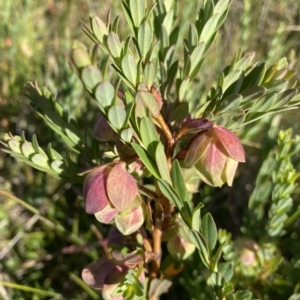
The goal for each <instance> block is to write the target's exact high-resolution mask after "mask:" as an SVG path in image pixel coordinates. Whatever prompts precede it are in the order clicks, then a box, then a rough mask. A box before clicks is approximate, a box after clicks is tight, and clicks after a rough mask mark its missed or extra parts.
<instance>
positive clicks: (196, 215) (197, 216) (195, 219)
mask: <svg viewBox="0 0 300 300" xmlns="http://www.w3.org/2000/svg"><path fill="white" fill-rule="evenodd" d="M202 207H204V204H203V203H202V202H200V203H199V204H198V205H197V206H196V207H195V208H194V211H193V216H192V229H194V230H197V231H199V230H201V208H202Z"/></svg>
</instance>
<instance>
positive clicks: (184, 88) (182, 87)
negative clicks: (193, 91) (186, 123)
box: [178, 77, 190, 101]
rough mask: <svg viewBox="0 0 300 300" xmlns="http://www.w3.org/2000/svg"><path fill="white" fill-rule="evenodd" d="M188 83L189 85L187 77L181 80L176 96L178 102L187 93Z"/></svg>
mask: <svg viewBox="0 0 300 300" xmlns="http://www.w3.org/2000/svg"><path fill="white" fill-rule="evenodd" d="M189 83H190V78H189V77H186V78H185V79H184V80H182V82H181V85H180V88H179V95H178V97H179V101H182V100H183V98H184V96H185V93H186V91H187V88H188V86H189Z"/></svg>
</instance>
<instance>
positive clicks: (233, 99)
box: [219, 94, 243, 113]
mask: <svg viewBox="0 0 300 300" xmlns="http://www.w3.org/2000/svg"><path fill="white" fill-rule="evenodd" d="M242 100H243V97H242V96H241V95H239V94H232V95H229V96H227V97H226V98H225V99H223V100H222V104H221V105H222V106H223V107H224V108H223V109H222V110H220V111H219V113H224V112H228V111H231V110H233V109H235V108H237V107H238V106H239V105H240V103H241V102H242Z"/></svg>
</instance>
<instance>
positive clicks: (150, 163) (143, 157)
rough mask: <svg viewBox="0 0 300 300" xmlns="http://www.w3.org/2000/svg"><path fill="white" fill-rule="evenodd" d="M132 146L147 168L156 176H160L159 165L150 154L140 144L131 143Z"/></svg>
mask: <svg viewBox="0 0 300 300" xmlns="http://www.w3.org/2000/svg"><path fill="white" fill-rule="evenodd" d="M131 146H132V148H133V149H134V151H135V152H136V154H137V155H138V157H139V158H140V159H141V160H142V162H143V164H144V165H145V167H146V168H147V170H148V171H149V172H150V173H151V174H152V175H153V176H154V177H155V178H160V175H159V173H158V170H157V167H156V165H155V163H154V162H153V161H152V159H151V157H150V156H149V154H148V153H147V152H146V151H145V149H143V148H142V147H141V146H140V145H139V144H136V143H131Z"/></svg>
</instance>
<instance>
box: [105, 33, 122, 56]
mask: <svg viewBox="0 0 300 300" xmlns="http://www.w3.org/2000/svg"><path fill="white" fill-rule="evenodd" d="M107 45H108V49H109V51H110V53H111V55H112V56H113V57H114V58H118V57H120V56H121V51H122V45H121V42H120V39H119V36H118V35H117V34H116V33H114V32H113V31H112V32H110V33H109V35H108V36H107Z"/></svg>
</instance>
